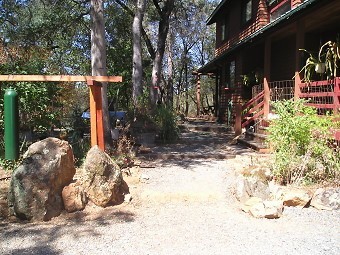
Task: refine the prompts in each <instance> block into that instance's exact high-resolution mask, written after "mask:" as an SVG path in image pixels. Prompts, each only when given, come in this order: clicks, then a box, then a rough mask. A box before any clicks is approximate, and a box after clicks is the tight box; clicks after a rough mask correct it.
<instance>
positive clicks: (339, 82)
mask: <svg viewBox="0 0 340 255" xmlns="http://www.w3.org/2000/svg"><path fill="white" fill-rule="evenodd" d="M339 98H340V77H335V78H334V96H333V104H334V109H333V115H336V114H338V113H339V111H340V109H339V107H340V102H339V101H340V100H339Z"/></svg>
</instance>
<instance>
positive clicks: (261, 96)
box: [242, 90, 264, 111]
mask: <svg viewBox="0 0 340 255" xmlns="http://www.w3.org/2000/svg"><path fill="white" fill-rule="evenodd" d="M263 96H264V90H262V91H261V92H260V93H259V94H257V95H256V96H255V97H253V98H252V99H250V100H249V101H248V102H247V103H245V104H244V105H242V111H243V110H245V109H247V108H248V107H249V106H251V105H252V104H253V103H254V102H256V101H257V100H260V99H261V98H263Z"/></svg>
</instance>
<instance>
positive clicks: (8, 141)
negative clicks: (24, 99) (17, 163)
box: [4, 88, 19, 160]
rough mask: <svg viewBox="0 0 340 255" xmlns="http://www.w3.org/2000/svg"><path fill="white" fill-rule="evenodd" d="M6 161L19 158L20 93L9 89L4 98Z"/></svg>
mask: <svg viewBox="0 0 340 255" xmlns="http://www.w3.org/2000/svg"><path fill="white" fill-rule="evenodd" d="M4 113H5V114H4V122H5V159H10V160H16V159H18V158H19V107H18V93H17V92H16V91H15V90H14V89H12V88H9V89H7V90H6V91H5V96H4Z"/></svg>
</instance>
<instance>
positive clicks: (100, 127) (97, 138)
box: [87, 80, 105, 151]
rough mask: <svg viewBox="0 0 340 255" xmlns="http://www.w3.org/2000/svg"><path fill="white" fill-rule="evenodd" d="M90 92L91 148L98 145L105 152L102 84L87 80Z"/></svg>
mask: <svg viewBox="0 0 340 255" xmlns="http://www.w3.org/2000/svg"><path fill="white" fill-rule="evenodd" d="M87 85H88V86H89V90H90V123H91V147H93V146H95V145H98V146H99V148H100V149H101V150H103V151H105V140H104V124H103V109H102V107H103V105H102V93H101V89H102V84H101V83H100V82H97V81H94V80H88V81H87Z"/></svg>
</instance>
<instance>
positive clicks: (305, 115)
mask: <svg viewBox="0 0 340 255" xmlns="http://www.w3.org/2000/svg"><path fill="white" fill-rule="evenodd" d="M305 102H306V101H305V100H296V101H294V100H287V101H279V102H276V103H273V106H274V108H275V111H276V113H277V114H278V115H279V116H280V117H279V118H278V119H276V120H273V121H272V123H271V125H270V127H269V133H270V134H269V139H268V140H269V143H270V146H271V147H272V149H273V151H274V156H275V161H274V165H273V174H274V175H275V176H276V177H277V178H278V179H280V180H281V181H282V182H283V183H285V184H287V183H301V182H303V183H311V182H313V183H316V182H320V181H323V180H328V181H329V180H336V179H337V177H338V176H339V172H340V162H339V156H338V155H339V148H338V147H335V148H332V147H331V146H330V140H331V134H330V127H331V126H332V120H331V118H330V117H329V116H325V117H320V116H318V115H317V114H316V110H315V109H314V108H312V107H308V106H306V105H305Z"/></svg>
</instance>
